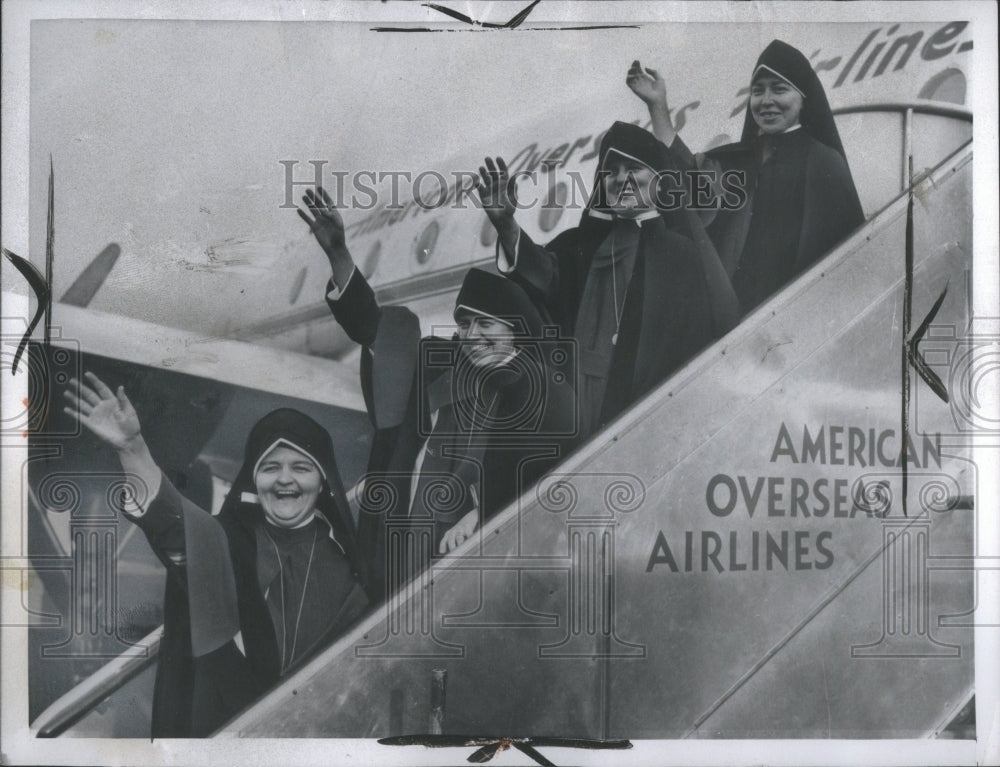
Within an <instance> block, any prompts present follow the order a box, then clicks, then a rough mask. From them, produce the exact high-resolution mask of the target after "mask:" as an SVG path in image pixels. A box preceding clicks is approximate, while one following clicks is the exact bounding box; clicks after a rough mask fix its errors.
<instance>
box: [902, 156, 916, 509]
mask: <svg viewBox="0 0 1000 767" xmlns="http://www.w3.org/2000/svg"><path fill="white" fill-rule="evenodd" d="M908 163H909V164H908V172H909V187H910V188H909V192H908V193H907V199H906V243H905V270H906V274H905V279H904V282H903V391H902V395H903V396H902V397H901V400H902V402H901V403H900V404H901V409H902V413H901V414H900V415H901V420H902V428H901V429H900V434H901V438H900V439H901V443H900V448H899V463H900V467H901V468H902V470H903V472H902V473H903V516H904V517H908V516H909V514H908V513H907V508H906V495H907V490H908V486H909V468H908V467H907V465H906V458H907V455H906V447H907V445H908V444H909V443H910V359H909V351H910V350H909V340H908V339H909V337H910V326H911V324H912V323H913V155H912V154H911V155H910V156H909V159H908Z"/></svg>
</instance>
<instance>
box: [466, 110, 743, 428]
mask: <svg viewBox="0 0 1000 767" xmlns="http://www.w3.org/2000/svg"><path fill="white" fill-rule="evenodd" d="M674 170H675V169H674V167H673V165H672V162H671V159H670V156H669V153H668V152H667V149H666V147H665V146H664V145H663V144H662V143H661V142H660V141H658V140H657V139H656V138H655V137H654V136H653V135H652V134H651V133H649V132H648V131H646V130H643V129H642V128H640V127H638V126H636V125H632V124H630V123H624V122H616V123H614V124H613V125H612V126H611V127H610V128H609V129H608V131H607V132H606V133H605V135H604V138H603V140H602V141H601V146H600V153H599V159H598V167H597V173H596V176H595V181H594V186H593V191H592V193H591V196H590V198H589V200H588V203H587V207H586V209H585V210H584V212H583V215H582V218H581V220H580V224H579V225H578V226H576V227H574V228H572V229H569V230H567V231H565V232H563V233H562V234H560V235H558V236H557V237H556V238H555V239H554V240H552V241H551V242H549V243H548V244H546V245H539V244H536V243H535V242H534V241H533V240H532V239H531V237H529V236H528V234H527V233H526V232H524V231H523V230H522V229H520V227H519V225H518V224H517V222H516V221H515V219H514V214H515V211H516V196H515V189H514V187H513V183H512V179H511V177H510V174H509V173H508V170H507V166H506V164H505V163H504V161H503V160H502V159H501V158H497V159H496V161H495V162H494V161H493V160H491V159H489V158H487V159H486V165H485V166H484V167H482V168H480V178H479V180H478V192H479V195H480V199H481V201H482V203H483V207H484V210H485V211H486V214H487V216H488V217H489V218H490V221H491V222H492V223H493V226H494V227H495V228H496V230H497V234H498V238H497V255H496V258H497V261H496V266H497V269H498V270H499V271H500V272H501V273H502V274H504V275H505V276H506V277H508V278H509V279H511V280H513V281H514V282H516V283H517V284H519V285H521V286H522V287H523V288H524V290H525V291H527V292H528V294H529V295H530V296H531V297H532V299H533V300H534V301H535V302H536V304H537V305H538V306H540V307H541V308H542V309H543V311H544V312H545V314H546V316H547V318H551V320H552V321H554V322H555V323H557V324H558V325H559V326H560V328H561V330H562V332H563V333H564V334H566V335H568V336H571V337H573V338H575V339H576V343H577V350H578V354H579V358H580V362H579V365H580V376H579V381H578V389H577V398H578V402H579V407H580V437H581V438H585V437H588V436H590V435H591V434H593V433H594V432H596V431H598V430H599V429H600V428H602V427H603V426H605V425H606V424H607V423H609V422H610V421H611V420H612V419H614V418H615V417H617V416H618V415H619V414H620V413H621V412H622V411H624V410H625V409H626V408H627V407H628V406H629V405H630V404H631V403H632V402H634V401H635V400H636V399H637V398H639V397H640V396H642V395H643V394H645V393H646V392H648V391H649V390H650V389H652V388H653V387H654V386H656V385H657V384H659V383H660V382H661V381H663V380H664V379H665V378H667V377H668V376H669V375H670V374H671V373H673V372H674V371H676V370H677V369H678V368H679V367H680V366H681V365H683V364H684V362H686V361H687V360H689V359H690V358H691V357H693V356H694V355H695V354H697V353H698V352H699V351H701V350H702V349H703V348H704V347H706V346H707V345H708V344H709V343H711V342H712V341H714V340H715V339H717V338H719V337H721V336H722V335H723V334H725V333H726V332H727V331H728V330H729V329H730V328H731V327H732V326H733V325H735V324H736V322H737V321H738V319H739V309H738V305H737V302H736V298H735V294H734V293H733V290H732V286H731V285H730V283H729V279H728V277H727V276H726V275H725V272H724V270H723V269H722V265H721V263H720V262H719V259H718V256H717V255H716V253H715V250H714V248H713V247H712V245H711V243H710V242H709V241H708V238H707V237H705V236H704V232H703V231H701V226H700V222H699V221H698V219H697V217H696V216H694V215H693V214H690V213H688V212H687V211H685V210H683V209H677V208H676V206H675V205H673V204H672V202H673V200H675V199H676V197H675V192H676V191H677V190H676V189H670V188H667V187H669V186H670V184H671V176H670V173H669V172H672V171H674Z"/></svg>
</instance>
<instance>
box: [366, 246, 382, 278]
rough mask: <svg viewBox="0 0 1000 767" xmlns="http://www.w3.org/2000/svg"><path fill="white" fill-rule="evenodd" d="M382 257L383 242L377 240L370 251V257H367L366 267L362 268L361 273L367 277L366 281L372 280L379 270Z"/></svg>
mask: <svg viewBox="0 0 1000 767" xmlns="http://www.w3.org/2000/svg"><path fill="white" fill-rule="evenodd" d="M381 255H382V240H375V242H374V244H373V245H372V247H371V250H369V251H368V255H367V256H365V262H364V265H363V266H362V267H361V273H362V274H363V275H364V276H365V279H370V278H371V276H372V275H373V274H375V270H376V269H378V260H379V257H380V256H381Z"/></svg>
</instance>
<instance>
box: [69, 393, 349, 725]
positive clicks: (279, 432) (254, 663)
mask: <svg viewBox="0 0 1000 767" xmlns="http://www.w3.org/2000/svg"><path fill="white" fill-rule="evenodd" d="M73 383H74V385H75V390H74V391H67V392H66V396H67V398H68V399H69V400H70V402H71V403H72V406H71V407H69V408H67V409H66V410H67V412H69V413H70V414H71V415H75V414H77V413H79V418H80V422H81V423H82V424H83V425H84V426H86V427H87V428H88V429H89V430H90V431H91V432H93V433H94V434H95V435H96V436H97V437H98V438H100V439H101V440H102V441H104V442H105V443H106V444H108V445H109V446H110V447H112V448H114V449H115V450H116V452H117V453H118V458H119V460H120V461H121V465H122V469H123V471H124V473H125V475H126V479H127V481H128V483H129V485H130V487H131V488H132V494H133V497H132V498H131V499H130V500H129V501H127V502H126V503H125V504H124V508H123V511H124V513H125V514H126V516H127V517H128V518H129V519H130V520H131V521H132V522H134V523H135V524H136V525H138V527H139V528H140V529H141V530H142V531H143V532H144V533H145V535H146V538H147V540H148V541H149V544H150V546H151V547H152V548H153V550H154V551H155V552H156V554H157V556H158V557H159V558H160V560H161V561H162V562H163V564H164V565H165V566H166V568H167V585H166V593H165V596H164V616H165V617H164V631H163V639H162V641H161V645H160V656H159V664H158V667H157V673H156V687H155V690H154V694H153V724H152V735H153V737H200V736H205V735H208V734H210V733H211V732H212V731H213V730H215V729H217V728H218V727H219V726H220V725H222V724H223V723H224V722H225V721H226V720H227V719H229V718H231V717H232V716H233V715H234V714H236V713H237V712H238V711H239V710H240V709H242V708H244V707H245V706H246V705H247V704H248V703H249V702H251V701H252V700H253V699H254V698H255V697H257V696H258V695H259V694H261V693H262V692H264V691H265V690H267V688H269V687H270V686H271V685H273V684H274V683H275V682H277V681H278V680H279V679H281V678H282V677H283V676H285V675H287V674H288V673H289V672H291V671H293V670H294V669H296V668H297V667H299V666H300V665H301V664H302V661H303V660H304V659H306V658H307V657H308V656H309V655H311V654H312V653H313V651H315V650H317V649H319V648H321V647H323V646H324V645H326V644H327V643H329V642H330V641H332V640H333V639H334V638H336V637H337V636H338V635H340V634H342V633H343V632H344V630H345V629H346V628H347V627H348V626H349V625H350V624H351V623H353V622H354V621H355V620H356V619H357V618H359V617H360V616H361V615H362V614H363V613H364V612H365V608H366V607H367V606H368V598H367V596H366V593H365V590H364V588H363V587H362V583H361V581H360V578H361V574H362V573H364V567H363V566H362V564H363V563H362V562H361V561H360V559H359V555H358V548H357V545H356V543H355V532H354V522H353V519H352V517H351V513H350V509H349V508H348V505H347V501H346V499H345V497H344V491H343V487H342V485H341V481H340V477H339V474H338V473H337V464H336V460H335V458H334V452H333V442H332V441H331V439H330V435H329V434H328V433H327V432H326V430H325V429H323V427H322V426H320V425H319V424H317V423H316V422H315V421H313V420H312V419H311V418H309V417H308V416H306V415H304V414H303V413H300V412H298V411H297V410H291V409H288V408H283V409H280V410H275V411H273V412H271V413H269V414H268V415H266V416H264V417H263V418H262V419H261V420H260V421H258V422H257V424H256V425H255V426H254V427H253V429H252V430H251V431H250V435H249V437H248V438H247V442H246V448H245V451H244V459H243V465H242V467H241V468H240V470H239V473H238V474H237V476H236V479H235V481H234V482H233V485H232V488H231V489H230V490H229V493H228V495H227V496H226V499H225V501H224V502H223V504H222V509H221V511H220V512H219V514H218V515H217V516H212V515H210V514H209V513H207V512H205V511H203V510H202V509H199V508H198V507H197V506H195V505H194V504H192V503H191V502H190V501H188V500H187V499H186V498H184V497H183V496H182V495H181V494H180V493H179V492H178V491H177V489H176V488H174V486H173V485H171V484H170V482H169V480H167V479H166V477H165V476H164V475H163V473H162V472H161V471H160V469H159V467H158V466H157V465H156V463H155V461H154V460H153V458H152V455H151V454H150V451H149V448H148V447H147V445H146V443H145V441H144V440H143V437H142V430H141V426H140V423H139V417H138V415H137V414H136V411H135V409H134V408H133V407H132V403H131V402H129V399H128V397H127V396H126V395H125V391H124V389H123V388H122V387H118V391H117V392H113V391H111V389H110V388H109V387H108V386H107V385H105V384H104V383H103V382H102V381H101V380H100V379H98V378H97V376H95V375H93V374H92V373H87V374H86V382H85V383H81V382H76V381H75V380H74V382H73Z"/></svg>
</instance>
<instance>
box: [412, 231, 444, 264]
mask: <svg viewBox="0 0 1000 767" xmlns="http://www.w3.org/2000/svg"><path fill="white" fill-rule="evenodd" d="M440 228H441V227H440V226H439V225H438V222H437V221H431V222H430V223H429V224H428V225H427V226H425V227H424V231H422V232H421V233H420V236H419V237H418V238H417V245H416V248H415V249H414V251H413V253H414V255H415V256H416V257H417V263H418V264H426V263H427V262H428V261H430V260H431V256H432V255H434V246H435V245H436V244H437V238H438V230H439V229H440Z"/></svg>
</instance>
